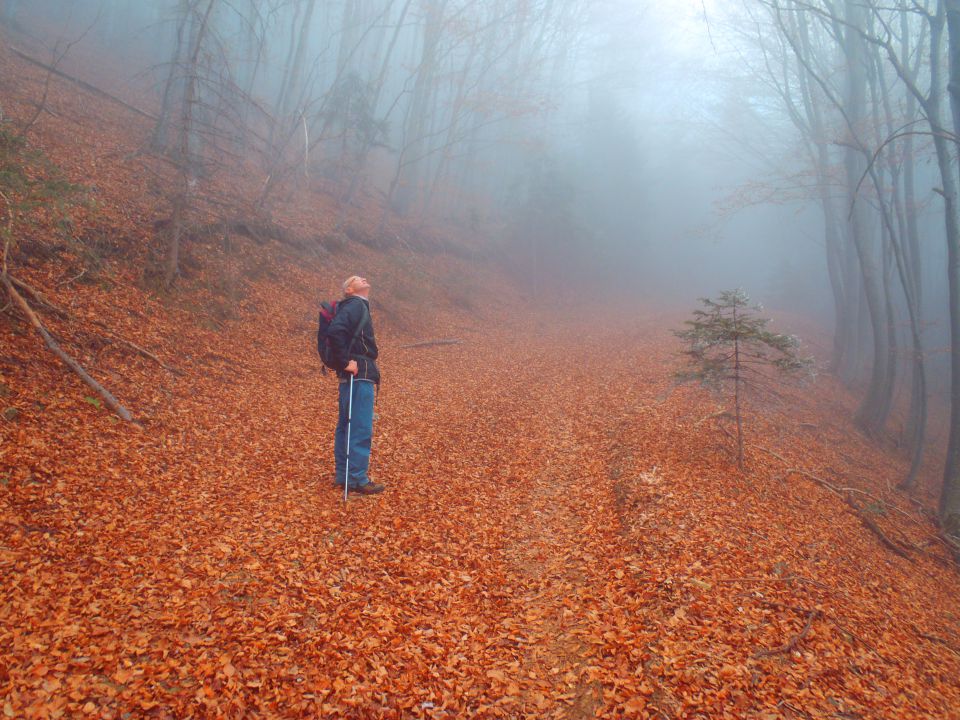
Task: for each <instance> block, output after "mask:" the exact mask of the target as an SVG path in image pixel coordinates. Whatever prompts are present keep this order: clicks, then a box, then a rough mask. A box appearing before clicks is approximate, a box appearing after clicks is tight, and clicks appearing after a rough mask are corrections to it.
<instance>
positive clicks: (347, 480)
mask: <svg viewBox="0 0 960 720" xmlns="http://www.w3.org/2000/svg"><path fill="white" fill-rule="evenodd" d="M351 420H353V373H350V399H349V400H348V401H347V469H346V470H345V471H344V477H343V501H344V502H346V501H347V493H348V492H349V487H350V421H351Z"/></svg>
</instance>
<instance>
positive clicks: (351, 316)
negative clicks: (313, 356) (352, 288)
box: [327, 295, 380, 385]
mask: <svg viewBox="0 0 960 720" xmlns="http://www.w3.org/2000/svg"><path fill="white" fill-rule="evenodd" d="M366 303H367V301H366V300H364V299H363V298H360V297H357V296H356V295H354V296H351V297H348V298H345V299H344V300H341V301H340V306H339V307H338V308H337V314H336V315H334V316H333V320H332V321H331V322H330V328H329V329H328V330H327V338H328V339H329V340H330V365H331V366H332V367H333V368H334V369H335V370H336V371H337V377H339V378H341V379H347V378H349V377H350V375H349V373H345V372H343V368H345V367H346V366H347V363H348V362H350V361H351V360H356V361H357V374H356V379H357V380H371V381H373V382H375V383H377V384H378V385H379V384H380V370H379V369H378V368H377V362H376V360H377V355H378V351H377V339H376V338H375V337H374V335H373V320H372V319H371V318H370V313H369V310H368V311H367V312H364V305H366ZM364 319H366V324H365V325H364V326H363V329H362V330H361V331H360V334H359V335H357V339H356V340H354V342H353V347H352V348H349V356H348V354H347V353H348V346H349V345H350V340H351V339H352V338H353V334H354V333H355V332H356V331H357V328H358V327H359V326H360V323H361V322H363V320H364Z"/></svg>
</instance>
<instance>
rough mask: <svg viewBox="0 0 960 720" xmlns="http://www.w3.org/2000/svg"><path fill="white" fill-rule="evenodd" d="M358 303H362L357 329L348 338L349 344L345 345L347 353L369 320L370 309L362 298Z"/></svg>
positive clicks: (350, 350)
mask: <svg viewBox="0 0 960 720" xmlns="http://www.w3.org/2000/svg"><path fill="white" fill-rule="evenodd" d="M360 303H361V305H362V307H361V308H360V312H361V315H360V322H359V323H358V324H357V329H356V330H354V331H353V337H351V338H350V344H349V345H348V346H347V355H349V354H350V353H351V352H352V351H353V344H354V343H355V342H356V341H357V338H358V337H360V333H362V332H363V329H364V328H365V327H366V326H367V323H369V322H370V309H369V308H368V307H367V304H366V303H365V302H364V301H363V300H360Z"/></svg>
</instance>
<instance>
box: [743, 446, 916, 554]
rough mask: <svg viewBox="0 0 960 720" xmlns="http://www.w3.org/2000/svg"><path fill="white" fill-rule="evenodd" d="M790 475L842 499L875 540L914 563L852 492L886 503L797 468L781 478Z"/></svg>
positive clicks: (789, 470) (774, 454) (787, 470)
mask: <svg viewBox="0 0 960 720" xmlns="http://www.w3.org/2000/svg"><path fill="white" fill-rule="evenodd" d="M758 447H759V446H758ZM760 449H761V450H764V451H766V452H768V453H770V454H771V455H773V456H775V457H777V458H779V459H780V460H783V458H781V457H780V456H779V455H777V454H776V453H775V452H772V451H770V450H767V449H766V448H762V447H761V448H760ZM791 473H794V474H796V475H802V476H803V477H805V478H807V479H809V480H812V481H813V482H815V483H817V484H818V485H820V486H821V487H823V488H826V489H827V490H829V491H830V492H832V493H834V494H835V495H836V496H837V497H840V498H843V501H844V502H845V503H846V504H847V505H849V506H850V508H851V509H852V510H853V511H854V512H855V513H856V515H857V517H858V518H860V522H861V523H863V526H864V527H866V528H867V529H868V530H870V531H871V532H872V533H873V534H874V535H876V536H877V538H879V540H880V542H881V543H883V545H884V546H885V547H887V548H888V549H889V550H891V551H892V552H894V553H896V554H897V555H899V556H900V557H902V558H906V559H907V560H909V561H910V562H914V559H913V557H912V556H911V555H910V554H909V553H908V552H907V550H906V549H905V548H904V547H903V546H901V545H898V544H897V543H896V542H894V541H893V540H891V539H890V538H889V537H888V536H887V535H886V533H884V532H883V530H881V529H880V526H879V525H877V523H876V522H875V521H874V520H873V519H872V518H870V517H868V516H867V514H866V513H865V512H864V511H863V509H862V508H861V507H860V506H859V505H857V504H856V502H854V500H853V497H852V494H853V493H854V492H859V493H861V494H863V495H866V496H867V497H868V498H870V499H871V500H873V501H874V502H876V503H878V504H879V505H882V506H883V507H887V504H886V503H884V502H882V501H880V500H878V499H877V498H875V497H874V496H873V495H871V494H870V493H868V492H866V491H865V490H859V489H857V488H841V487H838V486H836V485H834V484H833V483H830V482H827V481H826V480H824V479H823V478H819V477H817V476H816V475H814V474H812V473H808V472H807V471H806V470H801V469H799V468H787V469H786V470H784V473H783V476H784V477H786V476H787V475H790V474H791Z"/></svg>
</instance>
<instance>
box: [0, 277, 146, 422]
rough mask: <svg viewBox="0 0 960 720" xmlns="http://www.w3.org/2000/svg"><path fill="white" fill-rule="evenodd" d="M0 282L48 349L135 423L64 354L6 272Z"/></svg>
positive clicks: (107, 401)
mask: <svg viewBox="0 0 960 720" xmlns="http://www.w3.org/2000/svg"><path fill="white" fill-rule="evenodd" d="M0 281H2V282H3V284H4V286H5V287H6V288H7V292H8V293H9V294H10V297H11V298H12V299H13V301H14V302H15V303H16V305H17V307H18V308H20V310H21V312H23V314H24V315H26V316H27V319H28V320H29V321H30V324H31V325H33V327H34V329H36V331H37V332H38V333H39V334H40V337H42V338H43V341H44V342H45V343H46V344H47V347H48V348H50V350H51V351H52V352H53V354H54V355H56V356H57V357H58V358H60V359H61V360H62V361H63V363H64V364H65V365H66V366H67V367H69V368H70V369H71V370H73V371H74V372H75V373H76V374H77V375H79V376H80V379H81V380H83V381H84V382H85V383H86V384H87V385H88V386H89V387H90V388H92V389H93V390H94V391H95V392H96V393H97V394H98V395H99V396H100V397H102V398H103V400H104V402H105V403H106V404H107V407H108V408H110V409H111V410H113V412H115V413H116V414H117V415H119V416H120V417H121V418H123V419H124V420H126V421H127V422H133V416H132V415H130V411H129V410H127V409H126V408H125V407H124V406H123V405H121V404H120V403H119V401H118V400H117V399H116V398H115V397H114V396H113V395H112V394H111V393H110V391H109V390H107V389H106V388H105V387H103V385H101V384H100V383H98V382H97V381H96V380H94V379H93V378H92V377H90V375H89V374H88V373H87V371H86V370H84V369H83V368H82V367H81V366H80V363H78V362H77V361H76V360H74V359H73V358H72V357H70V356H69V355H68V354H67V353H66V352H64V350H63V349H62V348H61V347H60V344H59V343H58V342H57V341H56V340H54V339H53V336H52V335H50V333H49V332H47V329H46V328H45V327H44V326H43V323H42V322H40V318H38V317H37V314H36V313H35V312H34V311H33V310H32V309H31V308H30V305H29V304H27V301H26V300H24V299H23V296H22V295H20V293H18V292H17V289H16V287H14V283H13V282H11V278H10V276H9V275H8V274H7V273H6V272H4V273H3V274H2V275H0Z"/></svg>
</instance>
